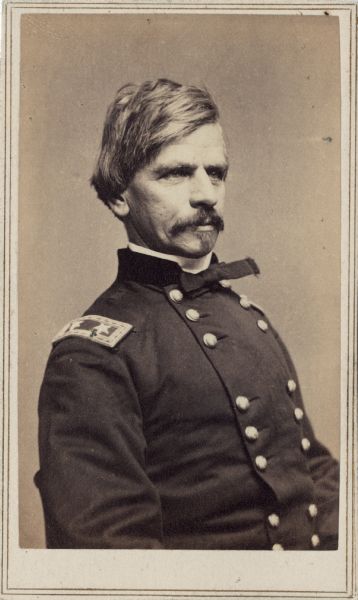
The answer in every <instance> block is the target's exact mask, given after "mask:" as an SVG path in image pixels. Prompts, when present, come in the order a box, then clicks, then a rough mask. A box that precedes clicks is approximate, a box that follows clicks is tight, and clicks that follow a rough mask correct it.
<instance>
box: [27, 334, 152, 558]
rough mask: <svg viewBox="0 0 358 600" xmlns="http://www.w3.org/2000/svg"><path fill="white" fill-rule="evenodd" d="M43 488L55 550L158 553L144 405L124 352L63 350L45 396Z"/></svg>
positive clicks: (62, 346) (82, 347) (78, 344)
mask: <svg viewBox="0 0 358 600" xmlns="http://www.w3.org/2000/svg"><path fill="white" fill-rule="evenodd" d="M39 416H40V433H39V442H40V463H41V469H40V473H39V474H38V476H37V482H38V485H39V488H40V491H41V495H42V500H43V504H44V510H45V517H46V530H47V540H48V545H49V546H50V547H67V548H160V547H161V539H162V522H161V511H160V501H159V497H158V494H157V491H156V489H155V488H154V486H153V485H152V483H151V481H150V480H149V479H148V477H147V475H146V472H145V455H146V441H145V438H144V435H143V428H142V416H141V410H140V404H139V399H138V396H137V393H136V389H135V383H134V381H133V379H132V376H131V374H130V371H129V369H128V366H127V364H126V361H125V359H124V358H123V356H122V353H121V348H120V347H119V348H116V349H114V350H112V349H109V348H105V347H103V346H100V345H99V344H96V343H94V342H92V341H89V340H81V339H75V338H70V339H67V340H64V341H62V342H60V343H59V344H58V345H57V346H56V347H55V349H54V350H53V352H52V355H51V357H50V359H49V362H48V365H47V369H46V373H45V378H44V382H43V385H42V389H41V394H40V404H39Z"/></svg>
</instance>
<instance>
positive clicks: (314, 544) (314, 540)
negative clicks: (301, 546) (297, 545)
mask: <svg viewBox="0 0 358 600" xmlns="http://www.w3.org/2000/svg"><path fill="white" fill-rule="evenodd" d="M320 543H321V540H320V539H319V536H318V535H317V533H314V534H313V536H312V537H311V544H312V548H317V546H319V545H320Z"/></svg>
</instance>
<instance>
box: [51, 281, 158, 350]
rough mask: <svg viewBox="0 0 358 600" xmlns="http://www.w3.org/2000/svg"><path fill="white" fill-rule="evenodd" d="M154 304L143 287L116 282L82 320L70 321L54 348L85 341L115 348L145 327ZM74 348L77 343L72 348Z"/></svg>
mask: <svg viewBox="0 0 358 600" xmlns="http://www.w3.org/2000/svg"><path fill="white" fill-rule="evenodd" d="M152 305H153V303H152V302H150V301H148V294H146V293H145V292H144V290H143V289H141V288H140V287H139V286H130V285H126V284H124V283H121V282H115V283H114V284H112V285H111V286H110V287H109V288H108V289H106V290H105V291H104V292H103V293H102V294H100V295H99V296H98V297H97V298H96V300H95V301H94V302H93V303H92V304H91V305H90V306H89V307H88V308H87V310H85V311H84V312H83V313H82V314H81V315H80V316H76V317H75V318H73V319H72V320H71V321H69V322H68V323H67V324H66V325H65V326H64V327H62V328H61V329H60V331H59V332H58V333H57V334H56V335H55V337H54V338H53V340H52V343H53V345H54V346H57V344H58V343H59V342H62V341H63V340H67V341H69V342H70V341H71V340H77V341H78V342H82V341H83V340H86V341H90V342H94V343H95V345H97V344H99V345H100V346H106V347H109V348H115V347H117V345H118V344H119V343H120V342H121V341H122V340H124V339H125V338H127V336H128V335H130V333H131V332H132V331H135V330H136V329H139V328H141V327H142V325H143V322H144V321H146V320H147V319H148V313H150V312H151V311H152V307H153V306H152ZM70 345H71V347H72V346H73V343H71V344H70Z"/></svg>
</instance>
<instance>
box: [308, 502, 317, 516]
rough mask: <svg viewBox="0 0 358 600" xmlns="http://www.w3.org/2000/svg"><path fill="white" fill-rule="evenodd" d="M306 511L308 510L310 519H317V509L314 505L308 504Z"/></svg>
mask: <svg viewBox="0 0 358 600" xmlns="http://www.w3.org/2000/svg"><path fill="white" fill-rule="evenodd" d="M307 510H308V514H309V516H310V517H311V519H314V518H315V517H317V515H318V508H317V506H316V504H310V505H309V507H308V509H307Z"/></svg>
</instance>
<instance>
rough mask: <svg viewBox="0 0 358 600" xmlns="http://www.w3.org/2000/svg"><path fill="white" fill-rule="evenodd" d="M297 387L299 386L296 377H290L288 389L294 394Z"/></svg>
mask: <svg viewBox="0 0 358 600" xmlns="http://www.w3.org/2000/svg"><path fill="white" fill-rule="evenodd" d="M296 388H297V384H296V382H295V380H294V379H289V380H288V382H287V389H288V391H289V392H290V394H292V393H293V392H295V391H296Z"/></svg>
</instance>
